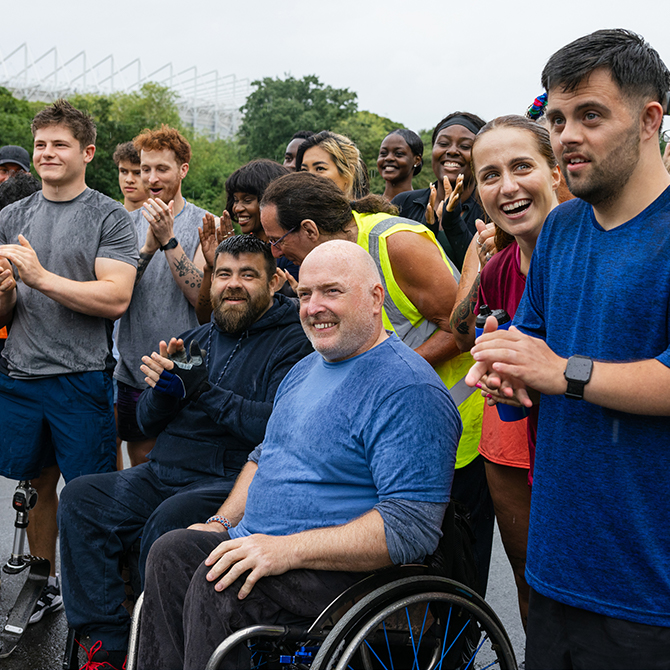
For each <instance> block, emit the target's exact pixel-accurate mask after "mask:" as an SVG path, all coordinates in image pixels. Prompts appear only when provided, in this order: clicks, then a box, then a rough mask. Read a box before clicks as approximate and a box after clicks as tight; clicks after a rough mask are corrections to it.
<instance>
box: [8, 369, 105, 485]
mask: <svg viewBox="0 0 670 670" xmlns="http://www.w3.org/2000/svg"><path fill="white" fill-rule="evenodd" d="M54 456H55V462H56V463H58V467H59V468H60V471H61V473H62V474H63V477H64V479H65V481H66V482H68V481H70V480H71V479H74V478H75V477H79V476H80V475H86V474H91V473H94V472H113V471H114V470H116V426H115V425H114V405H113V391H112V379H111V377H110V376H109V375H108V374H107V373H105V372H80V373H75V374H69V375H58V376H55V377H45V378H43V379H13V378H11V377H8V376H7V375H5V374H2V373H0V475H3V476H4V477H8V478H9V479H33V478H35V477H37V476H39V474H40V472H41V471H42V468H44V467H46V466H48V465H52V464H53V463H54Z"/></svg>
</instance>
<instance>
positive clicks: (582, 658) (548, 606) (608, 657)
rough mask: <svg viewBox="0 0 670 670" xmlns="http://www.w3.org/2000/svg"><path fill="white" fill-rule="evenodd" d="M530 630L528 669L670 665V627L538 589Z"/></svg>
mask: <svg viewBox="0 0 670 670" xmlns="http://www.w3.org/2000/svg"><path fill="white" fill-rule="evenodd" d="M634 597H635V594H634V593H631V598H634ZM527 635H528V636H527V640H526V670H669V669H670V628H665V627H662V626H648V625H645V624H641V623H634V622H632V621H624V620H623V619H614V618H612V617H608V616H605V615H604V614H596V613H595V612H588V611H587V610H583V609H579V608H577V607H571V606H570V605H564V604H563V603H559V602H557V601H556V600H552V599H551V598H547V597H545V596H543V595H541V594H539V593H538V592H537V591H534V590H533V589H531V590H530V601H529V607H528V629H527Z"/></svg>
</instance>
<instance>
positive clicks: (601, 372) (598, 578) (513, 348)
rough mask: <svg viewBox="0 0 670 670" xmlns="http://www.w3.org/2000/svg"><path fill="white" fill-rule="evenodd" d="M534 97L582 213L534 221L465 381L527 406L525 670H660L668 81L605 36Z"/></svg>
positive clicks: (665, 581) (667, 591) (577, 46)
mask: <svg viewBox="0 0 670 670" xmlns="http://www.w3.org/2000/svg"><path fill="white" fill-rule="evenodd" d="M542 83H543V85H544V87H545V88H546V90H547V92H548V102H547V109H546V114H547V119H548V121H549V128H550V131H551V139H552V145H553V149H554V152H555V154H556V157H557V158H558V160H559V163H560V165H561V169H562V170H563V173H564V174H565V178H566V181H567V183H568V186H569V188H570V190H571V191H572V193H573V194H574V195H576V196H577V197H578V198H580V199H576V200H573V201H570V202H567V203H565V204H563V205H561V206H560V207H558V208H557V209H555V210H554V211H553V212H552V213H551V214H550V215H549V217H548V218H547V221H546V223H545V225H544V228H543V230H542V233H541V236H540V238H539V241H538V245H537V247H536V249H535V252H534V254H533V259H532V262H531V266H530V273H529V275H528V283H527V285H526V291H525V293H524V296H523V299H522V301H521V304H520V305H519V309H518V311H517V313H516V317H515V320H514V323H515V326H516V327H512V328H511V329H510V330H509V332H507V333H505V332H504V331H503V332H500V333H498V332H491V331H494V330H495V324H494V323H487V328H486V332H487V333H488V334H485V335H483V336H482V337H480V338H479V339H478V340H477V344H476V346H475V347H474V348H473V350H472V354H473V356H474V358H475V360H476V361H477V363H476V364H475V366H474V367H473V368H472V370H471V372H470V374H469V376H468V383H471V384H474V383H476V381H477V380H479V379H480V378H482V377H483V376H484V375H486V374H487V373H488V375H489V376H488V377H487V378H486V377H485V378H484V381H485V383H486V384H487V386H488V388H489V389H491V388H495V389H496V391H494V393H495V395H496V398H494V400H506V401H508V402H514V401H518V402H520V403H521V404H523V405H526V406H531V404H532V403H533V402H536V401H537V398H538V397H539V394H541V399H540V415H539V425H538V436H537V454H536V462H535V472H534V481H533V498H532V508H531V520H530V531H529V541H528V557H527V563H526V577H527V579H528V583H529V584H530V586H531V596H530V608H529V615H528V629H527V634H528V639H527V647H526V667H527V668H528V670H531V669H532V668H566V669H567V668H577V667H580V668H608V669H609V668H645V669H647V670H648V669H649V668H670V543H668V541H667V529H668V527H669V526H670V505H668V503H667V497H666V491H667V490H668V488H670V462H669V461H668V456H667V449H668V444H669V442H670V418H668V416H669V415H670V396H669V395H668V393H667V392H666V391H665V389H667V387H668V385H669V384H670V369H669V368H670V349H669V346H670V338H669V325H670V324H669V316H668V315H669V313H670V310H669V308H670V263H668V254H670V175H668V173H667V171H666V170H665V168H664V166H663V162H662V158H661V153H660V149H659V136H658V134H659V129H660V127H661V123H662V120H663V115H664V113H666V114H667V113H668V99H669V95H668V90H669V89H670V72H668V69H667V68H666V66H665V65H664V64H663V62H662V61H661V59H660V57H659V56H658V54H657V53H656V51H654V50H653V49H652V48H651V47H650V46H649V45H648V44H646V43H645V42H644V40H643V39H642V38H641V37H640V36H638V35H635V34H634V33H631V32H629V31H625V30H601V31H597V32H596V33H593V34H592V35H588V36H586V37H583V38H580V39H578V40H576V41H575V42H573V43H572V44H569V45H568V46H566V47H564V48H563V49H561V50H560V51H558V52H557V53H556V54H554V55H553V56H552V57H551V58H550V60H549V62H548V63H547V65H546V67H545V69H544V72H543V74H542ZM489 321H492V320H491V319H490V320H489ZM538 392H539V394H538Z"/></svg>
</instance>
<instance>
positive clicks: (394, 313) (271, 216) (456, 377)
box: [261, 172, 493, 595]
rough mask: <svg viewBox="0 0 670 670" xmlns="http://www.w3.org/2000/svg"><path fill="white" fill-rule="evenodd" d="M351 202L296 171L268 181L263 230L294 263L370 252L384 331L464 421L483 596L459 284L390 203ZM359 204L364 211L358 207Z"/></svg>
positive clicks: (476, 418)
mask: <svg viewBox="0 0 670 670" xmlns="http://www.w3.org/2000/svg"><path fill="white" fill-rule="evenodd" d="M356 205H357V203H353V206H354V209H352V204H351V203H350V201H349V199H348V198H347V197H346V196H345V195H344V193H343V192H342V191H341V190H340V189H339V188H338V187H337V186H336V185H335V183H334V182H333V181H331V180H330V179H326V178H325V177H321V176H318V175H314V174H310V173H308V172H297V173H295V174H290V175H286V176H284V177H280V178H279V179H276V180H275V181H273V182H272V183H271V184H270V185H269V186H268V188H267V190H266V191H265V194H264V195H263V200H262V201H261V223H262V224H263V229H264V230H265V234H266V235H267V237H268V240H269V241H270V244H271V245H272V252H273V254H274V255H275V257H278V256H285V257H286V258H288V259H289V260H291V261H293V262H294V263H296V264H298V265H299V264H300V263H302V261H303V259H304V258H305V257H306V256H307V254H308V253H309V252H310V251H311V250H312V249H314V248H315V247H317V246H318V245H320V244H322V243H324V242H327V241H329V240H336V239H339V240H347V241H350V242H355V243H357V244H358V245H359V246H361V247H363V248H364V249H365V250H366V251H369V253H370V255H371V256H372V257H373V259H374V260H375V262H376V264H377V268H378V269H379V272H380V274H381V276H382V279H383V281H384V288H385V290H386V298H385V301H384V310H383V318H384V327H385V328H386V329H387V330H392V331H394V332H395V333H396V334H397V335H398V337H400V339H401V340H402V341H403V342H404V343H405V344H407V345H408V346H410V347H411V348H412V349H414V350H415V351H416V352H417V353H418V354H419V355H421V356H422V357H423V358H424V359H425V360H427V361H428V362H429V363H430V364H431V365H432V366H433V368H434V369H435V371H436V372H437V373H438V375H440V378H441V379H442V381H443V382H444V384H445V386H446V387H447V389H449V391H450V393H451V395H452V397H453V398H454V401H455V402H456V405H457V406H458V411H459V412H460V415H461V419H462V421H463V434H462V436H461V439H460V442H459V446H458V455H457V459H456V475H455V477H454V486H453V493H454V498H455V499H456V500H458V501H459V502H461V503H462V504H464V505H465V506H466V507H467V508H468V510H469V512H470V514H471V517H472V523H473V528H474V532H475V536H476V538H477V543H476V546H475V557H476V559H477V563H478V569H479V575H480V587H479V588H480V592H481V594H482V595H484V593H485V592H486V582H487V579H488V570H489V562H490V558H491V545H492V541H493V503H492V501H491V496H490V494H489V490H488V485H487V483H486V472H485V470H484V461H483V458H482V457H480V456H479V454H478V452H477V446H478V444H479V438H480V435H481V422H482V413H483V398H481V396H479V394H478V393H473V392H472V389H470V388H468V387H467V386H466V384H465V382H464V377H465V375H466V374H467V372H468V370H469V368H470V365H471V364H472V358H471V356H470V354H469V353H461V351H460V350H459V348H458V345H457V344H456V341H455V340H454V337H453V336H452V334H451V331H450V329H449V317H450V315H451V310H452V309H453V306H454V299H455V297H456V290H457V288H458V283H457V280H456V276H457V275H458V272H457V270H455V268H453V266H452V265H451V263H450V261H449V260H448V258H447V257H446V255H445V254H444V251H443V250H442V247H441V246H440V245H439V244H438V243H437V242H436V240H435V237H434V236H433V234H432V233H431V232H430V231H429V230H428V228H426V227H425V226H422V225H421V224H420V223H417V222H416V221H410V220H409V219H404V218H401V217H398V216H395V215H393V214H390V213H388V212H387V211H384V210H385V209H386V208H388V203H386V202H385V201H382V200H381V198H378V199H377V200H373V199H372V198H367V199H365V200H364V201H360V205H359V209H360V210H361V211H355V207H356ZM363 205H365V207H363Z"/></svg>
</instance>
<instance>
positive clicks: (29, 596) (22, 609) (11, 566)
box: [0, 480, 50, 658]
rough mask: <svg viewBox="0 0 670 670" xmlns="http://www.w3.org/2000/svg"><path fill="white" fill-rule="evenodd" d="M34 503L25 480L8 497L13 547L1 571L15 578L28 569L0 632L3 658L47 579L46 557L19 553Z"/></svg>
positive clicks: (20, 633)
mask: <svg viewBox="0 0 670 670" xmlns="http://www.w3.org/2000/svg"><path fill="white" fill-rule="evenodd" d="M36 503H37V491H35V489H34V488H33V487H32V486H31V484H30V482H29V481H27V480H23V481H20V482H19V483H18V485H17V487H16V490H15V491H14V497H13V498H12V507H13V508H14V509H15V510H16V521H15V522H14V528H15V529H16V530H15V531H14V547H13V548H12V555H11V557H10V559H9V560H8V561H7V563H6V564H5V565H4V566H3V568H2V569H3V571H4V572H6V573H7V574H8V575H15V574H18V573H19V572H22V571H23V570H25V569H26V568H28V577H27V578H26V582H25V584H24V585H23V588H22V589H21V591H20V592H19V595H18V596H17V598H16V602H15V603H14V605H13V607H12V608H11V609H10V610H9V614H8V615H7V623H6V624H5V627H4V628H3V629H2V632H1V633H0V658H6V657H7V656H9V655H10V654H11V653H12V652H13V651H14V649H16V647H17V645H18V644H19V642H20V641H21V637H22V636H23V633H24V631H25V629H26V627H27V626H28V620H29V619H30V617H31V616H32V613H33V611H34V610H35V605H36V604H37V601H38V600H39V598H40V595H41V594H42V589H43V588H44V587H45V586H46V584H47V581H48V580H49V568H50V565H49V561H48V560H47V559H46V558H38V557H37V556H31V555H30V554H24V553H23V552H24V546H25V541H26V528H27V527H28V512H30V510H31V509H33V507H35V504H36Z"/></svg>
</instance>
